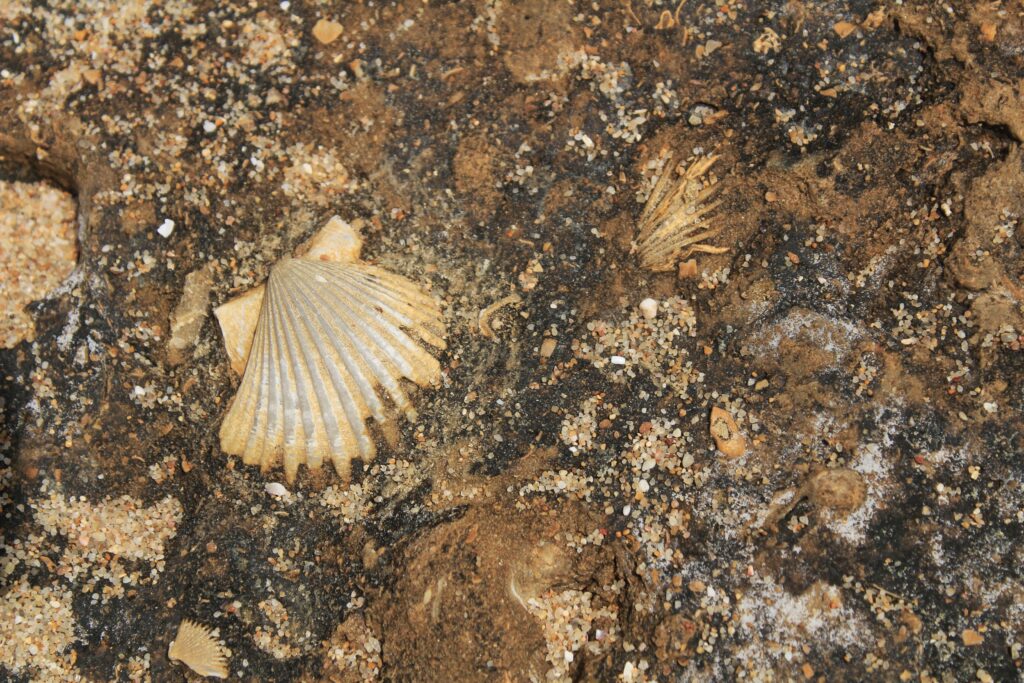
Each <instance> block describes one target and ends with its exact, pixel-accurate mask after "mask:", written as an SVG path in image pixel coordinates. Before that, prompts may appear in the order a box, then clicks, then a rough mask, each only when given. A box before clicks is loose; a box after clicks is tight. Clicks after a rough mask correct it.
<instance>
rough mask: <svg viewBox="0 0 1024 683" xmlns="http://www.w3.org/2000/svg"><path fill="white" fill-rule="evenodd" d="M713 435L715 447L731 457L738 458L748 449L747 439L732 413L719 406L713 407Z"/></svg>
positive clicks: (711, 426)
mask: <svg viewBox="0 0 1024 683" xmlns="http://www.w3.org/2000/svg"><path fill="white" fill-rule="evenodd" d="M710 431H711V437H712V438H713V439H714V440H715V447H716V448H717V449H718V450H719V451H721V452H722V453H723V454H724V455H726V456H727V457H729V458H738V457H740V456H741V455H743V452H744V451H745V450H747V440H746V439H744V438H743V435H742V434H741V433H740V429H739V427H737V426H736V421H735V420H733V419H732V415H730V414H729V413H728V412H726V411H724V410H722V409H721V408H719V407H718V406H713V407H712V408H711V425H710Z"/></svg>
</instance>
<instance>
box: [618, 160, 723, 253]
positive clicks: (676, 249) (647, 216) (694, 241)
mask: <svg viewBox="0 0 1024 683" xmlns="http://www.w3.org/2000/svg"><path fill="white" fill-rule="evenodd" d="M716 159H718V157H717V156H701V157H698V158H697V160H696V161H694V162H693V163H692V164H690V166H689V168H687V169H686V170H685V171H684V172H683V173H682V174H679V175H678V176H677V171H676V165H675V164H673V163H672V155H671V153H669V154H668V155H667V158H666V160H665V166H664V169H663V170H662V172H661V177H660V178H658V182H657V183H655V185H654V189H653V190H652V191H651V194H650V196H649V197H648V198H647V204H645V205H644V211H643V213H642V214H641V216H640V224H639V228H640V229H639V231H638V232H637V245H638V247H639V249H638V250H639V252H640V264H641V265H642V266H643V267H644V268H647V269H649V270H654V271H664V270H672V268H673V267H674V266H675V264H676V262H677V261H678V260H679V259H680V258H686V256H689V255H690V254H691V253H693V252H695V251H703V252H707V253H713V254H720V253H723V252H725V251H727V249H723V248H721V247H712V246H709V245H707V244H703V242H705V241H706V240H708V239H709V238H711V237H714V236H715V235H716V234H718V233H719V232H720V231H721V227H720V226H719V227H708V226H709V221H708V218H707V216H708V214H709V213H711V211H713V210H714V209H715V208H716V207H717V206H718V205H719V203H720V202H718V201H709V200H712V199H713V198H714V196H715V195H716V194H717V193H718V189H719V186H718V182H717V179H715V178H714V177H710V178H706V177H705V176H706V175H707V172H708V169H710V168H711V165H712V164H714V163H715V160H716Z"/></svg>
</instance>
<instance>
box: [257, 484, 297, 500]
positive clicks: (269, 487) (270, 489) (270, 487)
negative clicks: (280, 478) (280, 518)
mask: <svg viewBox="0 0 1024 683" xmlns="http://www.w3.org/2000/svg"><path fill="white" fill-rule="evenodd" d="M263 490H264V491H266V492H267V495H271V496H274V497H276V498H285V497H287V496H289V495H291V494H290V493H289V491H288V489H286V488H285V487H284V485H283V484H280V483H278V482H276V481H270V482H267V484H266V486H264V487H263Z"/></svg>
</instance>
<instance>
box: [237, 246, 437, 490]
mask: <svg viewBox="0 0 1024 683" xmlns="http://www.w3.org/2000/svg"><path fill="white" fill-rule="evenodd" d="M317 248H318V247H317V244H316V240H314V243H313V244H312V248H310V249H309V250H308V251H307V252H305V254H306V255H305V256H304V257H303V258H286V259H284V260H282V261H280V262H279V263H277V264H276V265H275V266H274V267H273V268H272V269H271V272H270V278H269V279H268V280H267V283H266V291H265V294H264V296H263V300H262V304H261V307H260V312H259V318H258V321H257V323H256V330H255V334H254V336H253V338H252V342H251V351H250V352H249V357H248V362H247V363H246V364H245V373H244V375H243V377H242V383H241V385H240V386H239V388H238V393H237V394H236V395H235V398H234V402H233V403H232V404H231V407H230V408H229V410H228V412H227V415H226V416H225V418H224V422H223V424H222V425H221V429H220V442H221V449H222V450H223V451H224V452H225V453H228V454H231V455H241V456H242V459H243V461H244V462H245V463H246V464H256V463H259V464H260V466H261V467H262V469H263V470H264V471H266V470H268V469H269V468H271V467H273V466H275V465H278V464H282V463H283V465H284V471H285V478H286V479H287V481H288V482H292V481H294V479H295V474H296V472H297V471H298V467H299V465H300V464H303V463H305V464H306V465H307V466H308V467H309V468H310V469H318V468H319V467H320V466H321V464H322V463H323V461H324V460H325V459H330V460H331V462H332V463H334V467H335V469H336V470H337V471H338V474H340V475H341V477H342V478H343V479H347V478H348V476H349V472H350V469H351V461H352V459H353V458H359V459H361V460H363V461H364V462H368V461H369V460H371V459H372V458H373V456H374V453H375V445H374V440H373V438H372V436H371V435H370V432H369V430H368V429H367V426H366V419H367V418H368V417H371V416H372V417H373V418H374V419H375V420H376V421H377V422H378V423H380V424H381V426H382V428H383V429H384V430H385V436H387V435H388V433H389V430H390V432H391V433H393V432H394V431H395V427H394V425H393V420H392V415H391V412H392V411H391V410H390V409H389V407H388V406H386V405H385V403H384V400H383V397H382V395H383V394H386V395H387V398H388V399H389V400H390V403H391V404H393V405H394V406H395V407H396V408H397V409H398V410H399V411H400V412H402V413H404V414H405V415H406V417H407V418H408V419H410V420H414V419H415V418H416V411H415V410H414V409H413V407H412V405H411V404H410V402H409V399H408V397H407V396H406V394H405V391H404V390H403V388H402V386H401V383H400V380H401V379H402V378H405V379H408V380H411V381H413V382H415V383H416V384H418V385H420V386H426V385H428V384H430V383H432V382H434V381H436V380H437V379H438V378H439V377H440V373H441V366H440V363H438V361H437V359H435V358H434V357H433V356H432V355H431V353H430V352H429V351H427V350H426V349H425V348H424V346H423V342H426V343H427V344H430V345H432V346H435V347H438V348H442V349H443V348H445V342H444V335H445V329H444V322H443V319H442V315H441V311H440V309H439V308H438V305H437V304H436V303H435V302H434V300H433V299H431V298H430V297H429V296H428V295H426V294H425V293H423V292H422V291H421V290H420V289H419V288H418V287H417V286H416V285H415V284H413V283H412V282H410V281H409V280H406V279H405V278H402V277H399V276H398V275H394V274H392V273H389V272H387V271H385V270H383V269H381V268H377V267H375V266H371V265H368V264H365V263H360V262H358V261H355V260H354V259H353V257H354V255H355V253H357V252H358V245H356V246H355V248H354V251H350V252H348V253H347V254H346V255H345V257H344V261H343V262H338V261H334V260H312V259H310V258H308V256H310V255H316V254H317ZM328 256H330V254H328ZM321 258H324V256H322V255H321ZM218 317H220V313H218ZM222 327H223V321H222ZM225 338H226V340H227V335H225ZM229 343H230V342H229ZM229 348H230V346H229Z"/></svg>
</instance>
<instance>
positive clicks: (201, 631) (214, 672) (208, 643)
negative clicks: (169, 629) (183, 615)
mask: <svg viewBox="0 0 1024 683" xmlns="http://www.w3.org/2000/svg"><path fill="white" fill-rule="evenodd" d="M167 657H168V658H169V659H171V660H173V661H176V662H181V663H182V664H184V665H185V666H187V667H188V668H190V669H192V670H193V671H195V672H196V673H197V674H199V675H200V676H211V677H213V678H227V677H228V658H227V655H226V653H225V650H224V646H223V645H221V644H220V641H218V640H217V639H216V638H215V637H214V636H213V633H212V632H211V631H210V629H208V628H207V627H205V626H203V625H201V624H197V623H195V622H194V621H191V620H190V619H185V620H183V621H182V622H181V624H179V625H178V634H177V635H176V636H174V640H172V641H171V646H170V647H169V648H168V649H167Z"/></svg>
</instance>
